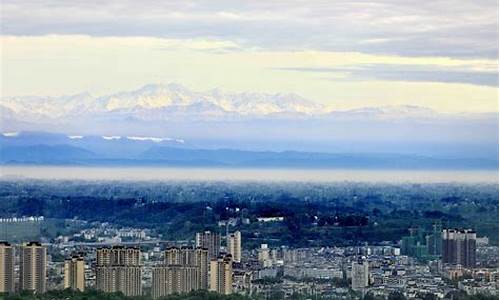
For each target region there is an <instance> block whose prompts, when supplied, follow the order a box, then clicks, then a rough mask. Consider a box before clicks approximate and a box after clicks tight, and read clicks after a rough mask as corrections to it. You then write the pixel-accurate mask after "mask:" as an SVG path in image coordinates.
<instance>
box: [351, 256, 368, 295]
mask: <svg viewBox="0 0 500 300" xmlns="http://www.w3.org/2000/svg"><path fill="white" fill-rule="evenodd" d="M369 279H370V272H369V268H368V261H367V260H366V259H364V258H360V259H358V260H355V261H353V262H352V268H351V288H352V289H353V290H355V291H357V290H362V289H364V288H366V287H368V284H369Z"/></svg>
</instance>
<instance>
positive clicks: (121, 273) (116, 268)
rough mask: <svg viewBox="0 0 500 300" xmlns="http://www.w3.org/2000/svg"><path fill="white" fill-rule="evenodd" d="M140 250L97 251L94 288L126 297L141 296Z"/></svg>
mask: <svg viewBox="0 0 500 300" xmlns="http://www.w3.org/2000/svg"><path fill="white" fill-rule="evenodd" d="M141 281H142V265H141V250H140V249H139V248H136V247H123V246H113V247H111V248H100V249H97V262H96V288H97V289H98V290H101V291H104V292H108V293H114V292H122V293H123V294H124V295H126V296H140V295H142V285H141Z"/></svg>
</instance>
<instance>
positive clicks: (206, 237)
mask: <svg viewBox="0 0 500 300" xmlns="http://www.w3.org/2000/svg"><path fill="white" fill-rule="evenodd" d="M220 245H221V243H220V234H219V233H216V232H211V231H205V232H197V233H196V247H200V248H206V249H208V256H209V257H210V259H212V258H217V257H218V256H219V251H220Z"/></svg>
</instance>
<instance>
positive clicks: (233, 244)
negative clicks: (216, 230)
mask: <svg viewBox="0 0 500 300" xmlns="http://www.w3.org/2000/svg"><path fill="white" fill-rule="evenodd" d="M228 250H229V253H231V255H232V256H233V261H234V262H237V263H239V262H241V232H239V231H235V232H234V233H232V234H230V235H229V238H228Z"/></svg>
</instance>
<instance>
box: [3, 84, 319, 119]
mask: <svg viewBox="0 0 500 300" xmlns="http://www.w3.org/2000/svg"><path fill="white" fill-rule="evenodd" d="M2 106H3V110H5V112H6V113H8V114H9V115H12V116H15V117H18V118H19V117H30V118H34V119H35V120H42V119H49V120H51V119H55V118H66V117H72V116H73V117H75V116H76V117H81V116H82V115H95V116H99V115H101V116H102V115H103V114H115V115H122V116H123V115H131V116H134V117H135V118H138V119H147V120H151V119H163V120H169V119H175V118H178V117H185V116H191V117H195V116H198V117H200V118H201V117H203V118H211V117H222V116H232V115H233V116H266V115H273V114H292V115H293V114H303V115H312V114H320V113H325V112H326V111H325V108H324V106H323V105H321V104H317V103H314V102H311V101H308V100H306V99H304V98H302V97H300V96H298V95H295V94H281V93H277V94H266V93H224V92H222V91H220V90H217V89H215V90H212V91H209V92H206V93H201V92H194V91H191V90H189V89H187V88H185V87H183V86H180V85H177V84H166V85H157V84H150V85H146V86H143V87H142V88H140V89H138V90H134V91H129V92H120V93H116V94H112V95H108V96H103V97H92V96H91V95H90V94H88V93H81V94H77V95H72V96H61V97H32V96H30V97H11V98H4V99H2Z"/></svg>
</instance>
